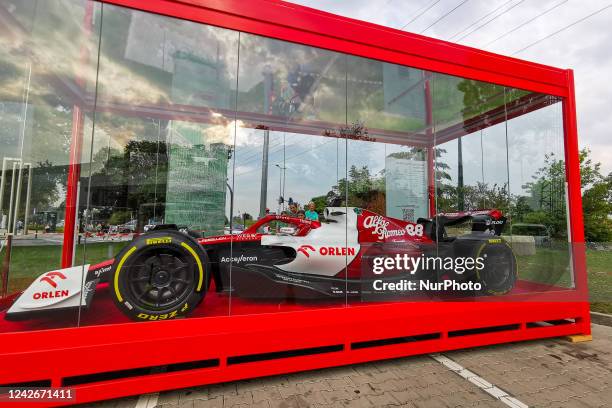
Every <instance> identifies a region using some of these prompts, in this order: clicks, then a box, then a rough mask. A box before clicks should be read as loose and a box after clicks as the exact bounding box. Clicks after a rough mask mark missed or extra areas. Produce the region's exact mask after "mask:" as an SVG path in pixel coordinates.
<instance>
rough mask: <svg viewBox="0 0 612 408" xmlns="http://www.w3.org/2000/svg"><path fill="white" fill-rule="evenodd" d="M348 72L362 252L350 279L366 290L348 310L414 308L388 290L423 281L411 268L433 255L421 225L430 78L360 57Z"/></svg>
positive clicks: (352, 177) (351, 173)
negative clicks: (377, 304)
mask: <svg viewBox="0 0 612 408" xmlns="http://www.w3.org/2000/svg"><path fill="white" fill-rule="evenodd" d="M348 67H349V71H348V79H347V87H348V123H349V127H350V128H351V136H350V137H349V138H348V139H349V140H348V141H347V143H348V148H347V151H348V152H347V156H348V165H347V167H348V174H347V179H346V180H343V181H344V183H345V184H346V190H347V193H346V194H347V197H348V199H347V202H348V207H349V213H350V212H357V214H358V217H357V220H356V221H357V222H356V225H354V226H353V228H354V229H355V230H356V232H357V234H358V237H359V246H360V251H359V255H358V257H357V259H355V260H354V261H352V262H350V263H349V265H348V275H349V285H353V286H355V287H357V288H358V289H360V290H361V299H360V298H358V297H353V298H351V299H349V302H360V301H372V300H385V299H386V300H388V299H394V300H413V299H414V298H415V296H416V295H415V294H414V293H411V292H410V291H406V290H397V291H396V290H393V289H390V287H388V286H383V285H384V284H392V285H394V284H396V283H401V282H403V281H413V282H414V281H416V280H417V279H419V278H421V274H420V272H419V273H417V271H414V273H412V272H413V271H411V270H410V267H409V266H407V265H408V264H409V262H410V260H411V259H413V260H416V259H418V258H419V257H421V255H422V254H428V255H429V254H430V252H431V251H433V250H435V244H434V243H431V242H429V243H425V242H424V241H425V240H429V239H428V238H427V237H424V234H423V226H422V225H420V224H419V223H418V221H419V219H422V218H427V217H428V215H429V197H428V168H429V166H428V148H429V146H430V144H431V141H432V140H431V130H430V128H429V126H428V125H429V120H430V117H431V116H430V114H429V113H428V111H427V100H428V99H427V98H428V97H427V94H426V92H425V89H426V87H425V83H426V81H427V80H428V78H429V73H426V72H424V71H422V70H417V69H413V68H408V67H403V66H399V65H394V64H388V63H383V62H380V61H374V60H369V59H365V58H358V57H350V58H349V62H348ZM396 260H400V262H401V263H400V264H397V263H395V261H396ZM404 260H405V261H406V262H407V263H406V264H404V263H403V262H404ZM392 264H393V265H392ZM356 294H358V292H357V293H356Z"/></svg>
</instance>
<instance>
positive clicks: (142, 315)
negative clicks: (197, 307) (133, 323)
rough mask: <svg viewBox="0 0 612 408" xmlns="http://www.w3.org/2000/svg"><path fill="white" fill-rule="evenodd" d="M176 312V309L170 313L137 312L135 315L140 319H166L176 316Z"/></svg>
mask: <svg viewBox="0 0 612 408" xmlns="http://www.w3.org/2000/svg"><path fill="white" fill-rule="evenodd" d="M177 313H178V312H177V311H176V310H174V311H172V312H170V313H163V314H159V315H150V314H148V313H138V314H137V315H136V317H137V318H139V319H142V320H167V319H172V318H173V317H176V315H177Z"/></svg>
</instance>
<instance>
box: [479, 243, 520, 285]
mask: <svg viewBox="0 0 612 408" xmlns="http://www.w3.org/2000/svg"><path fill="white" fill-rule="evenodd" d="M478 258H480V259H481V260H482V262H483V264H484V267H483V268H480V269H479V268H476V273H475V276H474V280H475V282H478V283H480V284H481V285H482V289H481V292H482V293H483V294H485V295H503V294H506V293H508V292H510V291H511V290H512V288H514V286H515V284H516V281H517V278H518V271H517V265H516V257H515V256H514V251H512V248H511V247H510V245H509V244H508V243H507V242H506V241H504V240H503V239H502V238H492V239H487V240H484V241H481V242H479V243H478V244H477V245H476V249H475V253H474V259H478Z"/></svg>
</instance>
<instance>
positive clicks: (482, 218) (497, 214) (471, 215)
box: [436, 209, 507, 235]
mask: <svg viewBox="0 0 612 408" xmlns="http://www.w3.org/2000/svg"><path fill="white" fill-rule="evenodd" d="M470 219H471V221H472V231H475V232H476V231H478V232H484V231H491V232H493V234H495V235H501V233H502V231H503V230H504V227H505V225H506V221H507V218H506V217H504V215H503V214H502V212H501V211H500V210H496V209H491V210H475V211H459V212H449V213H439V214H437V215H436V221H437V224H438V226H439V227H440V228H444V227H445V226H451V225H457V224H461V223H463V222H465V221H468V220H470Z"/></svg>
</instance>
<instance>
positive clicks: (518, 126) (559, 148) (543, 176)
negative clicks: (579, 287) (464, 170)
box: [508, 91, 574, 291]
mask: <svg viewBox="0 0 612 408" xmlns="http://www.w3.org/2000/svg"><path fill="white" fill-rule="evenodd" d="M508 92H509V93H510V92H512V91H508ZM517 111H518V112H520V113H521V114H520V116H519V114H517V113H516V112H517ZM508 113H509V114H508V116H509V120H508V151H509V169H510V187H511V192H512V207H513V214H512V225H511V230H510V231H509V233H511V234H512V246H513V248H514V251H515V253H516V255H517V259H518V264H519V273H520V276H521V280H522V281H524V284H525V286H528V287H530V288H532V289H533V290H540V291H541V290H554V289H560V288H570V287H573V286H574V279H573V270H572V266H571V259H570V252H569V247H568V238H567V234H568V226H567V209H566V202H567V201H566V188H565V186H566V183H565V181H566V175H565V154H564V142H563V119H562V118H563V116H562V104H561V100H560V98H555V97H551V96H547V95H542V94H532V95H530V97H529V98H523V99H521V100H519V101H516V102H515V103H513V104H512V103H511V104H509V105H508Z"/></svg>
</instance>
